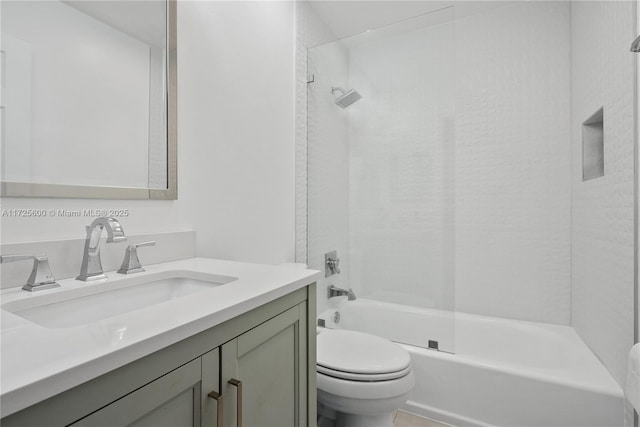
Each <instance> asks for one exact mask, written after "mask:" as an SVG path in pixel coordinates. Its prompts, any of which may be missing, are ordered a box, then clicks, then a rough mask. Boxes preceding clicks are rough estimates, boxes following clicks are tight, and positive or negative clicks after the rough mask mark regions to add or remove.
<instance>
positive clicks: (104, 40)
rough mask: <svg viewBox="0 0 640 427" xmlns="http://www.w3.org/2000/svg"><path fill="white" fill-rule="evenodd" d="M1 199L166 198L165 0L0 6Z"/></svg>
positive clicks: (170, 127) (170, 43) (171, 124)
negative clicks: (0, 46)
mask: <svg viewBox="0 0 640 427" xmlns="http://www.w3.org/2000/svg"><path fill="white" fill-rule="evenodd" d="M1 7H2V10H1V13H2V17H1V19H2V23H1V28H2V39H1V45H2V48H1V51H2V52H1V71H2V80H1V84H2V99H1V110H0V113H1V119H2V135H1V136H2V144H1V146H2V153H1V154H2V156H1V158H0V161H1V170H0V173H1V176H0V178H1V180H2V185H1V194H2V196H3V197H64V198H101V199H171V200H173V199H176V198H177V164H176V160H177V159H176V152H177V147H176V145H177V141H176V2H175V0H142V1H117V2H113V1H101V0H97V1H82V0H70V1H51V0H46V1H3V2H2V5H1Z"/></svg>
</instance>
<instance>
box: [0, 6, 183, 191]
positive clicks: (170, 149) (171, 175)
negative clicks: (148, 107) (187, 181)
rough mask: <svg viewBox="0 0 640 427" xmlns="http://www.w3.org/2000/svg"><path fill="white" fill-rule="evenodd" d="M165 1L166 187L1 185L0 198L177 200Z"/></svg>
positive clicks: (171, 15) (171, 21)
mask: <svg viewBox="0 0 640 427" xmlns="http://www.w3.org/2000/svg"><path fill="white" fill-rule="evenodd" d="M166 2H167V63H166V72H167V88H166V91H167V93H166V95H167V105H166V111H167V188H166V189H155V188H135V187H109V186H89V185H62V184H39V183H27V182H6V181H3V182H1V183H0V196H1V197H38V198H40V197H52V198H71V199H123V200H128V199H156V200H177V199H178V128H177V118H178V114H177V28H176V27H177V18H176V9H177V0H166Z"/></svg>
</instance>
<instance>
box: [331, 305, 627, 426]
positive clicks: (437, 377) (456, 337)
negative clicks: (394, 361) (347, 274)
mask: <svg viewBox="0 0 640 427" xmlns="http://www.w3.org/2000/svg"><path fill="white" fill-rule="evenodd" d="M336 311H337V312H339V313H340V321H339V322H338V323H337V324H336V323H334V322H333V318H334V314H335V312H336ZM320 317H321V318H324V319H325V321H326V325H327V326H328V327H335V328H344V329H353V330H359V331H363V332H368V333H372V334H376V335H379V336H383V337H385V338H388V339H390V340H393V341H396V342H399V343H403V344H402V345H403V347H405V348H406V349H407V350H408V351H409V352H410V353H411V358H412V363H413V369H414V372H415V374H416V386H415V388H414V390H413V394H412V397H411V399H410V401H409V402H407V404H406V405H405V407H404V409H405V410H407V411H409V412H413V413H416V414H419V415H423V416H425V417H428V418H431V419H434V420H439V421H443V422H446V423H449V424H452V425H454V426H506V427H516V426H528V427H551V426H554V427H555V426H557V427H578V426H579V427H583V426H591V427H621V426H623V424H624V401H623V394H622V390H621V388H620V387H619V386H618V384H617V383H616V382H615V381H614V380H613V378H612V377H611V376H610V375H609V373H608V372H607V370H606V369H605V368H604V366H603V365H602V364H601V363H600V362H599V361H598V359H597V358H596V357H595V356H594V354H593V353H592V352H591V351H590V350H589V349H588V348H587V346H586V345H585V344H584V343H583V342H582V340H581V339H580V338H579V337H578V335H577V334H576V333H575V331H574V330H573V329H572V328H571V327H568V326H557V325H548V324H542V323H532V322H522V321H516V320H506V319H498V318H492V317H485V316H477V315H471V314H464V313H456V314H455V316H454V315H453V314H452V313H450V312H443V311H439V310H432V309H416V308H413V307H407V306H403V305H397V304H390V303H382V302H377V301H372V300H366V299H358V300H356V301H349V302H343V303H340V304H339V305H338V306H337V307H336V308H333V309H329V310H327V311H325V312H323V313H322V314H321V316H320ZM438 328H441V330H438ZM428 340H437V341H439V344H440V349H446V350H448V351H455V354H451V353H447V352H443V351H434V350H429V349H425V348H422V347H418V346H416V345H410V344H406V343H411V344H417V345H422V346H426V345H427V342H428Z"/></svg>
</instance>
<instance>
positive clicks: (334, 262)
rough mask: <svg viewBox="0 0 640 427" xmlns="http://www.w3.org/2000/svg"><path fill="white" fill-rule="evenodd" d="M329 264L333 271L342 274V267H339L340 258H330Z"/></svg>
mask: <svg viewBox="0 0 640 427" xmlns="http://www.w3.org/2000/svg"><path fill="white" fill-rule="evenodd" d="M327 265H328V266H329V269H330V270H331V272H332V273H334V274H336V273H337V274H340V268H339V267H338V266H339V265H340V258H328V259H327Z"/></svg>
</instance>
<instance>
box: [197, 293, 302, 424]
mask: <svg viewBox="0 0 640 427" xmlns="http://www.w3.org/2000/svg"><path fill="white" fill-rule="evenodd" d="M305 336H306V310H305V306H304V305H302V304H301V305H299V306H297V307H293V308H291V309H289V310H287V311H285V312H284V313H282V314H280V315H278V316H277V317H274V318H273V319H271V320H269V321H267V322H265V323H263V324H261V325H260V326H258V327H256V328H254V329H252V330H250V331H248V332H246V333H244V334H242V335H240V336H239V337H237V338H236V339H234V340H232V341H229V342H228V343H226V344H224V345H223V346H222V348H221V358H222V363H221V376H222V390H223V396H224V422H223V425H224V427H235V426H239V425H242V426H243V427H266V426H274V427H284V426H306V425H307V411H306V398H307V392H306V387H307V378H306V373H307V366H306V360H307V354H306V339H305ZM238 381H239V382H240V383H241V384H239V383H238ZM239 412H240V414H239ZM238 416H240V417H241V418H242V422H241V423H239V422H238ZM209 425H214V424H209Z"/></svg>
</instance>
